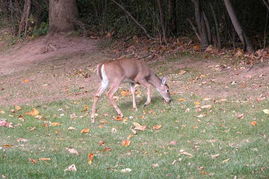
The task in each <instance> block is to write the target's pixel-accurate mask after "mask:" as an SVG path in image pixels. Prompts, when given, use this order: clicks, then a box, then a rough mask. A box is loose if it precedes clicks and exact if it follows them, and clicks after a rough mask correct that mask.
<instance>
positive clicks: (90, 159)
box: [88, 153, 94, 165]
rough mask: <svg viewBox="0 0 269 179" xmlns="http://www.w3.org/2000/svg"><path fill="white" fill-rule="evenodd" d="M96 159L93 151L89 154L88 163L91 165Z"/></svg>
mask: <svg viewBox="0 0 269 179" xmlns="http://www.w3.org/2000/svg"><path fill="white" fill-rule="evenodd" d="M93 159H94V154H93V153H89V154H88V164H89V165H91V164H92V162H93Z"/></svg>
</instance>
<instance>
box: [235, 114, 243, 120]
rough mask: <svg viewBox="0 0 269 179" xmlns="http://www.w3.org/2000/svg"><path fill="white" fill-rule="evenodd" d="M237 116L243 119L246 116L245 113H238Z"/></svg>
mask: <svg viewBox="0 0 269 179" xmlns="http://www.w3.org/2000/svg"><path fill="white" fill-rule="evenodd" d="M236 118H237V119H243V118H244V114H237V115H236Z"/></svg>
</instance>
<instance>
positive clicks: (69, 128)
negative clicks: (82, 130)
mask: <svg viewBox="0 0 269 179" xmlns="http://www.w3.org/2000/svg"><path fill="white" fill-rule="evenodd" d="M75 129H76V128H74V127H72V126H70V127H68V128H67V130H69V131H71V130H75Z"/></svg>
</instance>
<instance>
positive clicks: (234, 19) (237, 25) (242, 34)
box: [224, 0, 254, 52]
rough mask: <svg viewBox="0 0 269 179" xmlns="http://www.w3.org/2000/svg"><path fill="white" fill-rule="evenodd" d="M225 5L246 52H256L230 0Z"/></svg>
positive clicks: (226, 0) (225, 1)
mask: <svg viewBox="0 0 269 179" xmlns="http://www.w3.org/2000/svg"><path fill="white" fill-rule="evenodd" d="M224 4H225V6H226V9H227V11H228V14H229V16H230V19H231V21H232V24H233V26H234V29H235V31H236V33H237V35H238V36H239V39H240V41H241V42H242V43H243V45H244V50H246V51H248V52H253V51H254V50H253V47H252V44H251V42H250V41H249V39H248V37H247V36H246V34H245V32H244V31H243V29H242V27H241V24H240V23H239V21H238V19H237V16H236V14H235V11H234V9H233V6H232V4H231V2H230V0H224Z"/></svg>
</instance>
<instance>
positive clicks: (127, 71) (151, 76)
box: [91, 58, 171, 123]
mask: <svg viewBox="0 0 269 179" xmlns="http://www.w3.org/2000/svg"><path fill="white" fill-rule="evenodd" d="M97 75H98V76H99V77H100V78H101V80H102V81H101V85H100V87H99V89H98V90H97V92H96V94H95V96H94V98H93V105H92V114H91V119H92V123H94V118H95V112H96V104H97V102H98V100H99V98H100V96H101V95H102V94H103V93H104V91H105V90H106V89H107V88H108V86H110V88H109V90H108V93H107V96H108V98H109V101H110V103H111V104H112V106H113V107H114V108H115V110H116V111H117V113H118V115H119V116H121V117H122V116H123V114H122V112H121V110H120V108H119V107H118V106H117V104H116V103H115V101H114V99H113V95H114V94H115V92H116V91H117V90H118V88H119V86H120V84H121V83H123V82H127V83H129V84H130V91H131V93H132V97H133V108H134V109H135V110H137V106H136V102H135V84H140V85H142V86H144V87H146V88H147V101H146V103H145V105H148V104H150V102H151V94H150V86H153V87H154V88H156V90H157V91H158V92H159V93H160V94H161V96H162V97H163V98H164V100H165V102H167V103H169V102H170V101H171V97H170V92H169V87H168V85H167V84H166V78H162V79H160V78H159V77H158V76H157V75H156V74H155V73H154V72H153V71H152V70H151V69H150V68H149V67H148V65H147V64H146V63H145V62H144V61H143V60H138V59H126V58H123V59H117V60H110V61H106V62H103V63H100V64H98V65H97Z"/></svg>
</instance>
